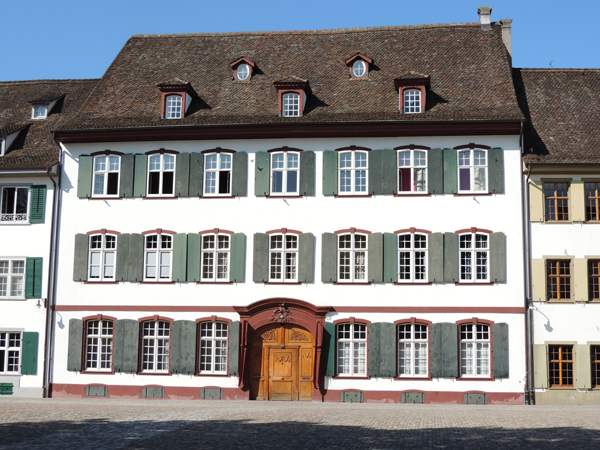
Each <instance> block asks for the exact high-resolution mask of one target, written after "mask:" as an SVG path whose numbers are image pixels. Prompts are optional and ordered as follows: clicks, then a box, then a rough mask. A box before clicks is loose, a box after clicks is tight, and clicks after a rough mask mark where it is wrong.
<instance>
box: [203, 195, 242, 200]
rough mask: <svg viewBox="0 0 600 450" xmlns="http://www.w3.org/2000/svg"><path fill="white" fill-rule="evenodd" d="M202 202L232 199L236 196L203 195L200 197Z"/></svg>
mask: <svg viewBox="0 0 600 450" xmlns="http://www.w3.org/2000/svg"><path fill="white" fill-rule="evenodd" d="M198 198H199V199H200V200H215V199H220V198H221V199H231V198H235V195H203V196H202V197H198Z"/></svg>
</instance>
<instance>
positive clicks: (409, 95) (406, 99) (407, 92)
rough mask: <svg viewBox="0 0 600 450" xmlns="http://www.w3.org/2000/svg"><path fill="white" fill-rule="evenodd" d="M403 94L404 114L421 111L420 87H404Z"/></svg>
mask: <svg viewBox="0 0 600 450" xmlns="http://www.w3.org/2000/svg"><path fill="white" fill-rule="evenodd" d="M402 96H403V103H404V114H415V113H420V112H421V90H420V89H404V91H403V92H402Z"/></svg>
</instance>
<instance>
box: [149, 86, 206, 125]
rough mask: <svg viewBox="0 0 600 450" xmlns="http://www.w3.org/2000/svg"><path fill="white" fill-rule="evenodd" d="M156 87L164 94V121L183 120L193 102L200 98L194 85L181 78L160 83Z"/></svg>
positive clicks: (162, 106) (162, 116)
mask: <svg viewBox="0 0 600 450" xmlns="http://www.w3.org/2000/svg"><path fill="white" fill-rule="evenodd" d="M156 87H157V88H158V90H159V91H160V92H162V98H161V110H160V117H161V118H162V119H182V118H183V117H184V116H185V113H186V112H187V110H188V108H189V107H190V104H191V103H192V100H193V99H195V98H196V97H198V94H197V93H196V91H195V90H194V88H193V87H192V84H191V83H189V82H187V81H183V80H180V79H179V78H175V79H174V80H171V81H165V82H162V83H158V84H157V85H156Z"/></svg>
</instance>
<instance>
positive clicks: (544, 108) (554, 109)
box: [514, 69, 600, 164]
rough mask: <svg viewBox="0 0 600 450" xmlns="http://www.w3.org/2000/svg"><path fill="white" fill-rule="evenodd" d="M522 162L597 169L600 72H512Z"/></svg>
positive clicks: (541, 70) (599, 131) (559, 70)
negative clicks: (521, 122) (521, 123)
mask: <svg viewBox="0 0 600 450" xmlns="http://www.w3.org/2000/svg"><path fill="white" fill-rule="evenodd" d="M514 79H515V87H516V90H517V95H518V98H519V104H520V106H521V109H522V110H523V112H524V113H525V116H526V117H527V123H526V125H525V130H524V138H525V145H524V153H525V155H524V161H525V162H529V163H541V164H589V163H600V70H599V69H514Z"/></svg>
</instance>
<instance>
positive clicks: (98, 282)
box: [83, 281, 119, 284]
mask: <svg viewBox="0 0 600 450" xmlns="http://www.w3.org/2000/svg"><path fill="white" fill-rule="evenodd" d="M83 284H119V282H118V281H84V282H83Z"/></svg>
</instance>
